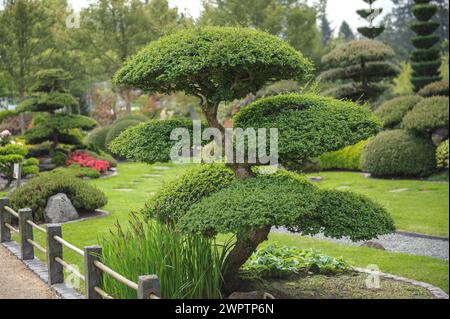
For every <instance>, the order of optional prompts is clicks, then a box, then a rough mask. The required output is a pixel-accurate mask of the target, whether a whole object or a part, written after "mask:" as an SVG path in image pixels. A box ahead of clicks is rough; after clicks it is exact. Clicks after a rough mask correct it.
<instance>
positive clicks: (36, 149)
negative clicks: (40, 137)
mask: <svg viewBox="0 0 450 319" xmlns="http://www.w3.org/2000/svg"><path fill="white" fill-rule="evenodd" d="M50 148H51V143H50V142H44V143H41V144H36V145H30V146H28V155H27V156H29V157H44V156H48V155H49V154H50Z"/></svg>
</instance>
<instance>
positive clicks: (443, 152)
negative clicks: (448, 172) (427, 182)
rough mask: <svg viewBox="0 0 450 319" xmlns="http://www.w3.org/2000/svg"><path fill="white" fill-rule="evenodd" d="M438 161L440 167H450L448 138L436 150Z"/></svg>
mask: <svg viewBox="0 0 450 319" xmlns="http://www.w3.org/2000/svg"><path fill="white" fill-rule="evenodd" d="M436 161H437V167H438V168H439V169H448V161H449V160H448V140H446V141H444V142H442V143H441V144H439V146H438V148H437V150H436Z"/></svg>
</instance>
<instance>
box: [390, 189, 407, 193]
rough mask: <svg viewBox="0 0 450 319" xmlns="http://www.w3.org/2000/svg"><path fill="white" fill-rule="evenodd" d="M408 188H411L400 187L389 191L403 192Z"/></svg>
mask: <svg viewBox="0 0 450 319" xmlns="http://www.w3.org/2000/svg"><path fill="white" fill-rule="evenodd" d="M407 190H409V189H408V188H399V189H393V190H390V191H389V193H403V192H406V191H407Z"/></svg>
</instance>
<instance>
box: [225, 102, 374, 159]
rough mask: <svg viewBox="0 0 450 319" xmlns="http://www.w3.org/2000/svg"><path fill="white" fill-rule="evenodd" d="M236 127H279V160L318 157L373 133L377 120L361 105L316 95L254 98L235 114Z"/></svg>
mask: <svg viewBox="0 0 450 319" xmlns="http://www.w3.org/2000/svg"><path fill="white" fill-rule="evenodd" d="M234 126H235V127H239V128H244V129H246V128H255V129H256V128H267V129H270V128H278V130H279V141H278V148H279V156H280V159H281V161H283V160H289V159H298V158H308V157H317V156H319V155H321V154H323V153H326V152H330V151H336V150H338V149H341V148H343V147H345V146H349V145H353V144H355V143H357V142H359V141H361V140H365V139H367V138H369V137H371V136H373V135H374V134H376V133H377V132H378V131H379V130H380V128H381V123H380V121H379V120H378V119H377V118H376V117H375V116H374V115H373V114H372V112H371V111H370V110H369V109H367V108H366V107H364V106H360V105H358V104H356V103H353V102H348V101H340V100H335V99H332V98H327V97H320V96H315V95H299V94H284V95H278V96H274V97H268V98H264V99H260V100H257V101H256V102H254V103H253V104H251V105H250V106H248V107H246V108H244V109H243V110H241V111H240V112H239V113H238V114H236V116H235V117H234Z"/></svg>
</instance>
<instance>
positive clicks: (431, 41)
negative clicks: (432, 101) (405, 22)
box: [411, 0, 440, 92]
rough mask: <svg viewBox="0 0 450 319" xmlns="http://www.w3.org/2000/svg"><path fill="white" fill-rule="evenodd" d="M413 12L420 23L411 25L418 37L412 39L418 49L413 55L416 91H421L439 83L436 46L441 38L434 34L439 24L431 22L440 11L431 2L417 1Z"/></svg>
mask: <svg viewBox="0 0 450 319" xmlns="http://www.w3.org/2000/svg"><path fill="white" fill-rule="evenodd" d="M415 3H416V4H415V5H414V6H413V7H412V12H413V14H414V16H415V17H416V19H417V20H418V22H415V23H414V24H412V25H411V29H412V30H413V31H414V32H415V33H416V34H417V36H415V37H413V38H412V39H411V41H412V44H413V45H414V47H415V48H416V50H415V51H413V52H412V54H411V60H412V62H413V63H412V67H413V77H412V80H411V81H412V83H413V85H414V89H415V90H416V92H417V91H419V90H420V89H422V88H423V87H425V86H426V85H428V84H430V83H433V82H436V81H439V80H440V75H439V68H440V63H439V62H440V50H439V48H438V47H437V46H436V44H437V43H438V42H439V40H440V38H439V36H438V35H435V34H433V33H434V31H435V30H436V29H437V28H438V27H439V25H440V24H439V22H436V21H430V20H431V19H432V17H433V16H434V15H435V14H436V12H437V11H438V8H437V6H436V5H435V4H431V3H430V1H422V0H421V1H419V0H416V1H415Z"/></svg>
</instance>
